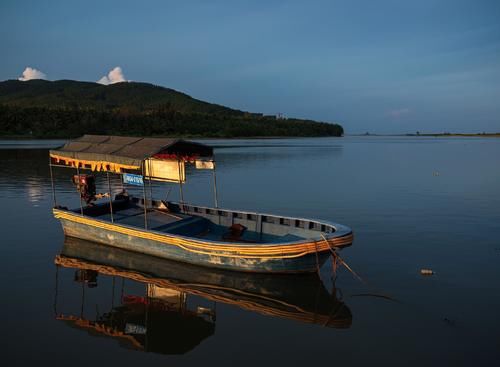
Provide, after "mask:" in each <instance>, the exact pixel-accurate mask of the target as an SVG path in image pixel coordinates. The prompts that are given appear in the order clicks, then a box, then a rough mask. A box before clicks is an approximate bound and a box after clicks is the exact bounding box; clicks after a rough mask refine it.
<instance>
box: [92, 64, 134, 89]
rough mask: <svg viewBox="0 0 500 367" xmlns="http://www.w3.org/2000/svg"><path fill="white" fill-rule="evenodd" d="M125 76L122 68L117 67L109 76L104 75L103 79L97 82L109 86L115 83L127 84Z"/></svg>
mask: <svg viewBox="0 0 500 367" xmlns="http://www.w3.org/2000/svg"><path fill="white" fill-rule="evenodd" d="M126 81H127V79H125V75H123V70H122V68H121V67H119V66H116V67H115V68H113V69H112V70H111V71H110V72H109V73H108V75H104V76H103V77H102V78H101V79H99V80H98V81H97V83H99V84H104V85H109V84H114V83H120V82H126Z"/></svg>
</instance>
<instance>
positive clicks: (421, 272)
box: [420, 269, 435, 275]
mask: <svg viewBox="0 0 500 367" xmlns="http://www.w3.org/2000/svg"><path fill="white" fill-rule="evenodd" d="M420 274H422V275H434V274H435V273H434V271H433V270H431V269H420Z"/></svg>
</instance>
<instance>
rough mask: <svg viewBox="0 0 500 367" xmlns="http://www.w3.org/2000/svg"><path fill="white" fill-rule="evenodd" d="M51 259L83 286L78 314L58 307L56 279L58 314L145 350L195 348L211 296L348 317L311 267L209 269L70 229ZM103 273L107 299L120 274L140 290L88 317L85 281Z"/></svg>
mask: <svg viewBox="0 0 500 367" xmlns="http://www.w3.org/2000/svg"><path fill="white" fill-rule="evenodd" d="M55 264H56V265H57V269H58V271H57V273H56V274H59V273H60V272H59V269H60V268H69V269H74V271H75V273H74V276H73V278H72V281H73V282H72V283H73V284H76V285H79V286H80V287H81V288H82V291H81V292H82V293H81V312H80V314H79V315H75V314H67V313H64V312H62V313H61V312H60V309H61V308H62V307H61V303H62V302H61V300H60V298H62V296H63V295H62V294H60V293H65V292H60V291H58V289H59V285H58V284H59V282H60V281H61V280H59V279H56V299H55V304H54V305H55V317H56V319H58V320H63V321H64V322H66V323H68V324H70V325H71V326H74V327H77V328H80V329H84V330H87V331H88V332H89V333H90V334H92V335H100V336H109V337H113V338H115V339H116V340H118V341H119V342H120V344H121V345H122V346H124V347H128V348H133V349H137V350H142V351H146V352H155V353H162V354H184V353H186V352H188V351H190V350H192V349H193V348H195V347H196V346H197V345H199V344H200V343H201V342H202V341H203V340H204V339H206V338H208V337H210V336H211V335H213V334H214V333H215V322H216V304H217V302H220V303H224V304H229V305H234V306H237V307H240V308H242V309H245V310H250V311H254V312H257V313H260V314H264V315H269V316H274V317H280V318H285V319H290V320H295V321H301V322H305V323H311V324H318V325H322V326H326V327H332V328H349V327H350V325H351V322H352V315H351V312H350V310H349V308H348V307H347V306H346V305H345V304H344V303H343V302H341V301H339V300H338V299H337V298H336V295H335V294H333V295H330V293H329V292H328V291H327V290H326V288H325V286H324V285H323V283H322V282H321V280H320V279H319V277H318V276H317V275H268V274H249V273H237V272H227V271H222V270H214V269H209V268H203V267H197V266H193V265H188V264H182V263H178V262H173V261H168V260H164V259H159V258H155V257H151V256H147V255H142V254H138V253H132V252H128V251H124V250H120V249H117V248H113V247H103V246H102V245H99V244H96V243H93V242H88V241H84V240H80V239H75V238H71V237H67V238H66V239H65V242H64V245H63V248H62V251H61V253H60V254H59V255H57V256H56V258H55ZM59 277H60V276H59V275H58V276H57V278H59ZM106 278H111V279H112V293H113V298H112V299H114V293H115V283H116V280H117V279H118V281H119V280H120V278H121V281H122V283H121V284H122V286H123V284H124V282H125V280H127V284H130V285H132V284H133V285H135V289H136V293H137V289H141V290H142V293H143V294H139V295H137V294H133V293H130V294H129V293H128V290H127V291H125V290H124V289H123V288H122V290H121V297H120V304H119V305H114V304H112V305H111V310H110V311H109V312H106V313H104V314H102V315H101V314H99V313H98V312H97V311H96V312H95V314H96V315H95V317H91V319H89V318H88V317H87V318H86V317H85V316H84V307H83V305H84V298H85V289H86V288H87V289H88V288H97V287H99V286H100V284H101V283H102V282H103V281H104V280H105V279H106ZM108 280H109V279H108ZM129 280H132V281H133V282H129ZM107 283H108V284H109V281H108V282H107ZM132 288H134V287H132ZM101 291H102V289H101ZM106 298H107V296H106ZM96 307H97V305H96Z"/></svg>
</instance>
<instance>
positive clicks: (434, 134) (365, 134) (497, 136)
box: [350, 132, 500, 138]
mask: <svg viewBox="0 0 500 367" xmlns="http://www.w3.org/2000/svg"><path fill="white" fill-rule="evenodd" d="M350 135H351V136H417V137H419V136H422V137H425V136H434V137H447V136H449V137H452V136H464V137H474V136H476V137H492V138H500V132H498V133H487V132H482V133H449V132H444V133H419V132H417V133H407V134H374V133H368V132H367V133H364V134H350Z"/></svg>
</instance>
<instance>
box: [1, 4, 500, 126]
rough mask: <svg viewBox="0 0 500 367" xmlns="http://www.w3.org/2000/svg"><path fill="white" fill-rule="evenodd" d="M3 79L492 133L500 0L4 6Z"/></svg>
mask: <svg viewBox="0 0 500 367" xmlns="http://www.w3.org/2000/svg"><path fill="white" fill-rule="evenodd" d="M0 50H1V55H2V57H0V80H4V79H15V78H18V77H20V76H21V74H22V72H23V70H24V69H25V68H26V67H28V66H30V67H33V68H36V69H38V70H41V71H42V72H43V73H45V74H46V75H47V78H48V79H50V80H57V79H76V80H87V81H97V80H98V79H100V78H101V77H102V76H104V75H106V74H107V73H108V72H109V71H110V70H111V69H112V68H114V67H115V66H120V67H121V68H122V70H123V73H124V75H125V78H127V79H128V80H133V81H146V82H151V83H154V84H159V85H163V86H167V87H171V88H174V89H177V90H180V91H183V92H186V93H188V94H190V95H192V96H193V97H195V98H199V99H203V100H206V101H210V102H214V103H219V104H223V105H227V106H229V107H234V108H239V109H243V110H249V111H253V112H264V113H266V114H273V113H279V112H281V113H284V114H285V115H287V116H290V117H300V118H312V119H317V120H323V121H330V122H340V123H341V124H342V125H343V126H344V128H345V130H346V131H347V133H363V132H365V131H369V132H373V133H401V132H414V131H417V130H418V131H421V132H431V131H432V132H440V131H457V132H469V131H470V132H482V131H500V1H498V0H490V1H487V0H474V1H473V0H468V1H463V0H419V1H405V0H377V1H375V0H366V1H360V0H350V1H348V0H342V1H335V0H331V1H274V0H268V1H257V0H254V1H236V0H233V1H189V0H186V1H182V2H181V1H166V0H165V1H145V0H144V1H116V2H113V1H88V0H87V1H70V0H66V1H23V0H16V1H9V0H2V2H1V3H0Z"/></svg>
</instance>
